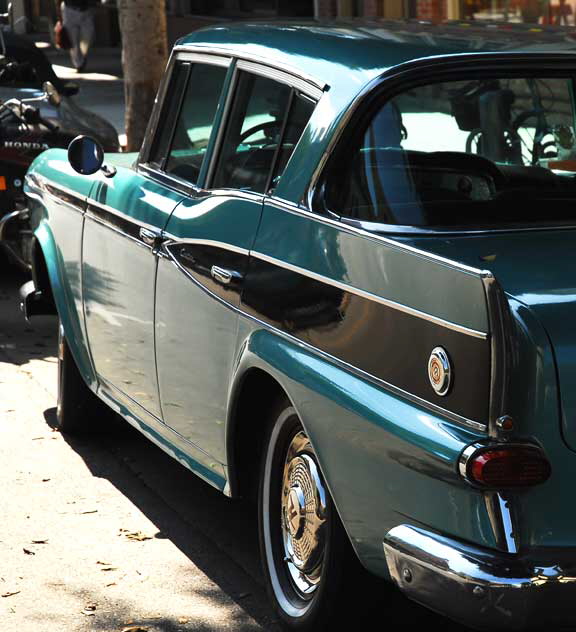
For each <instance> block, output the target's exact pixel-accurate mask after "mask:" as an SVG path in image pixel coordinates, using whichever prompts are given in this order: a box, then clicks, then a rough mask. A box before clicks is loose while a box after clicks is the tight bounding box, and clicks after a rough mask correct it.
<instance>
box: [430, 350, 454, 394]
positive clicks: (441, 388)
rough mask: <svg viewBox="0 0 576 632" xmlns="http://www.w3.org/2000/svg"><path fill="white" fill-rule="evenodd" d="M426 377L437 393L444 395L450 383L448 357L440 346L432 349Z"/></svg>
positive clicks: (450, 375) (450, 372) (450, 373)
mask: <svg viewBox="0 0 576 632" xmlns="http://www.w3.org/2000/svg"><path fill="white" fill-rule="evenodd" d="M428 379H429V380H430V384H431V385H432V388H433V389H434V391H435V392H436V394H437V395H446V393H448V391H449V390H450V385H451V384H452V367H451V365H450V358H449V357H448V354H447V353H446V351H445V349H443V348H442V347H436V348H435V349H432V353H431V354H430V359H429V360H428Z"/></svg>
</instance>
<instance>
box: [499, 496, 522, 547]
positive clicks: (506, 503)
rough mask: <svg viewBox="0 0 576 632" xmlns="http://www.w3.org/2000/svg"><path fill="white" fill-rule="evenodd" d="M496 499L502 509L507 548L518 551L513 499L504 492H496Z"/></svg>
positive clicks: (501, 514)
mask: <svg viewBox="0 0 576 632" xmlns="http://www.w3.org/2000/svg"><path fill="white" fill-rule="evenodd" d="M496 499H497V501H498V506H499V509H500V516H501V520H502V527H503V531H504V538H505V540H506V550H507V551H508V553H518V542H517V535H516V529H515V528H514V523H515V520H514V519H513V506H512V505H511V500H510V499H507V498H506V497H505V496H503V495H502V494H496Z"/></svg>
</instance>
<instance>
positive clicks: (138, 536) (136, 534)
mask: <svg viewBox="0 0 576 632" xmlns="http://www.w3.org/2000/svg"><path fill="white" fill-rule="evenodd" d="M124 535H125V536H126V538H128V540H136V541H138V542H143V541H144V540H151V539H152V536H150V535H146V534H145V533H142V531H129V532H127V533H125V534H124Z"/></svg>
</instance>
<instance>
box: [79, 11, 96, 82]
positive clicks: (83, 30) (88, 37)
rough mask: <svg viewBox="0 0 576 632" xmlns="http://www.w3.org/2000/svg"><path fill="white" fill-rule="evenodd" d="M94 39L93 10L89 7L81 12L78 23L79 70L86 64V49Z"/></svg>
mask: <svg viewBox="0 0 576 632" xmlns="http://www.w3.org/2000/svg"><path fill="white" fill-rule="evenodd" d="M93 39H94V12H93V11H92V10H90V9H88V10H87V11H83V12H82V21H81V23H80V42H79V48H80V56H81V63H80V66H79V70H83V69H84V67H85V66H86V61H87V57H88V50H89V49H90V46H91V45H92V41H93Z"/></svg>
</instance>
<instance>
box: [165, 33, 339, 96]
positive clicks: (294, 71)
mask: <svg viewBox="0 0 576 632" xmlns="http://www.w3.org/2000/svg"><path fill="white" fill-rule="evenodd" d="M174 51H175V52H178V53H179V52H188V51H198V52H202V53H207V54H209V55H223V56H225V55H228V56H231V57H233V58H235V59H238V60H244V61H249V62H252V63H255V64H260V65H261V66H267V67H268V68H272V69H276V70H279V71H281V72H284V73H286V74H288V75H292V76H293V77H295V78H296V79H298V80H302V81H305V82H306V83H307V84H309V85H311V86H313V87H315V88H317V89H318V90H320V91H321V92H327V91H328V90H329V89H330V86H329V85H328V84H327V83H326V82H325V81H322V80H319V79H317V78H316V77H313V76H312V75H309V74H307V73H303V72H302V71H301V70H299V69H298V68H296V67H294V66H291V65H290V64H284V63H282V62H278V61H275V60H274V61H271V60H270V59H269V58H267V57H262V56H260V55H255V54H252V53H248V52H246V51H230V49H227V48H219V47H218V46H213V45H210V44H207V45H203V44H202V43H201V42H197V43H191V44H180V45H178V46H175V47H174Z"/></svg>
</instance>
